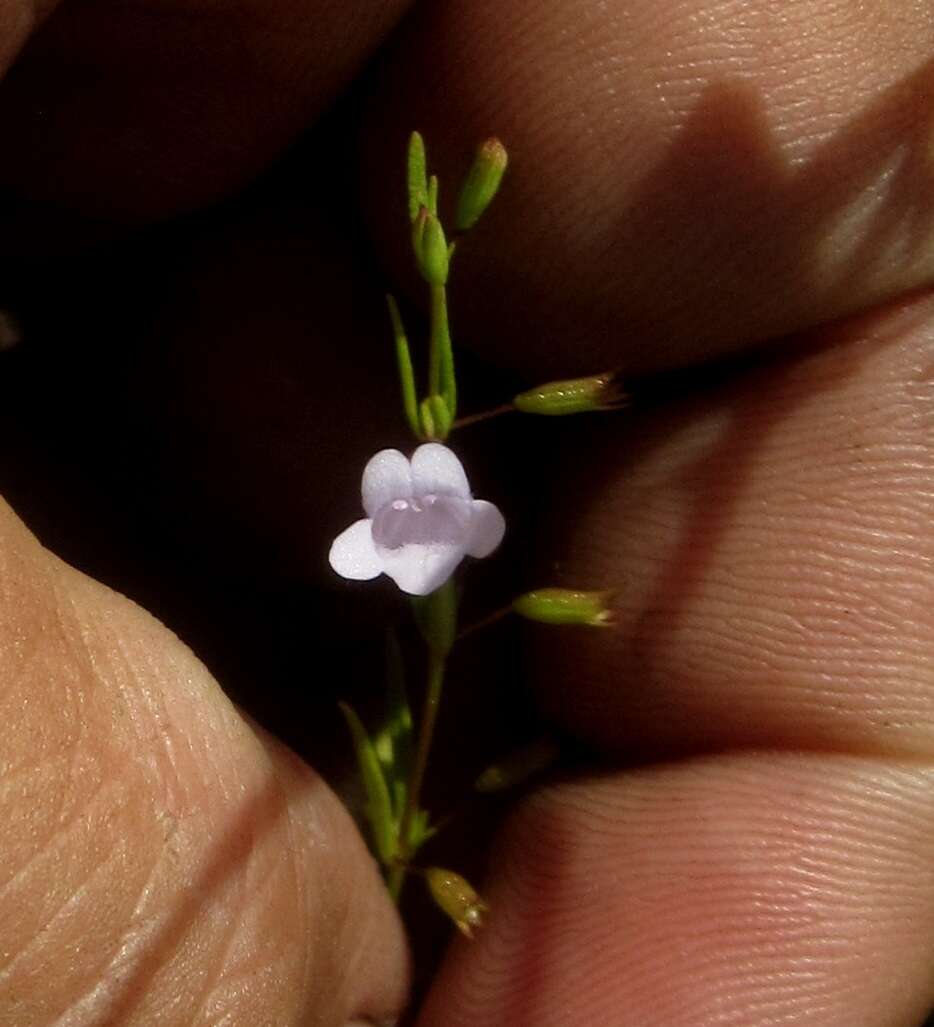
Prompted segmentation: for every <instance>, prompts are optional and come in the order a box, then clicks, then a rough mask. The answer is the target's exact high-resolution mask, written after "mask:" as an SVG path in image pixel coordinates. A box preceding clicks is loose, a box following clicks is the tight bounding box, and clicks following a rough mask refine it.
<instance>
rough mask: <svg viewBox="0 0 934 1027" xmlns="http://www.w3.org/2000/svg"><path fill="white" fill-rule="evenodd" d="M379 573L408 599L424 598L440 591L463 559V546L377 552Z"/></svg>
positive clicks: (418, 547)
mask: <svg viewBox="0 0 934 1027" xmlns="http://www.w3.org/2000/svg"><path fill="white" fill-rule="evenodd" d="M380 556H381V558H382V564H383V570H384V571H385V572H386V574H388V575H389V577H390V578H392V580H393V581H394V582H395V583H396V584H397V585H398V586H399V588H401V589H402V591H403V592H408V594H409V595H412V596H426V595H428V593H429V592H434V590H435V589H436V588H440V587H441V586H442V585H443V584H444V583H445V582H446V581H447V580H448V578H449V577H450V576H451V575H452V574H453V573H454V571H455V569H456V567H457V565H458V564H459V563H460V562H461V560H463V558H464V547H463V546H446V545H431V546H421V545H416V544H410V545H407V546H401V547H400V548H399V549H380Z"/></svg>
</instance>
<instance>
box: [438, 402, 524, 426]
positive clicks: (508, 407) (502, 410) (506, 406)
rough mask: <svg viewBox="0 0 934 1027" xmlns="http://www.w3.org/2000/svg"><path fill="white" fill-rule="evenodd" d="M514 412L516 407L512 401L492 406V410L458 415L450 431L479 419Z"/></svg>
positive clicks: (478, 421)
mask: <svg viewBox="0 0 934 1027" xmlns="http://www.w3.org/2000/svg"><path fill="white" fill-rule="evenodd" d="M514 413H516V408H515V407H514V406H513V405H512V403H503V405H502V406H498V407H493V409H492V410H481V411H480V413H479V414H468V415H467V416H466V417H459V418H458V419H457V420H456V421H455V422H454V423H453V424H452V425H451V431H453V430H454V429H455V428H466V427H468V426H469V425H471V424H479V423H480V422H481V421H489V420H492V418H494V417H502V416H503V414H514Z"/></svg>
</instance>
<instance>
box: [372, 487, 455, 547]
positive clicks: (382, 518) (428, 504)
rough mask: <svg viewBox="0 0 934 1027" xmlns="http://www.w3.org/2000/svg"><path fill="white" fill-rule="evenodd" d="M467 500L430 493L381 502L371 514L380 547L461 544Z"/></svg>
mask: <svg viewBox="0 0 934 1027" xmlns="http://www.w3.org/2000/svg"><path fill="white" fill-rule="evenodd" d="M470 513H471V508H470V502H469V501H468V500H465V499H461V498H459V497H457V496H443V495H442V496H439V495H435V494H433V493H429V494H427V495H424V496H415V497H412V498H410V499H394V500H392V502H389V503H386V504H384V505H383V506H382V507H380V509H379V510H378V511H377V513H376V516H375V517H374V518H373V529H372V530H373V542H374V544H375V545H376V546H377V548H379V549H400V548H402V546H409V545H418V546H463V545H465V544H466V542H467V538H468V535H469V528H470Z"/></svg>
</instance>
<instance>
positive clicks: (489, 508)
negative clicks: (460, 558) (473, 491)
mask: <svg viewBox="0 0 934 1027" xmlns="http://www.w3.org/2000/svg"><path fill="white" fill-rule="evenodd" d="M505 533H506V519H505V518H504V517H503V515H502V514H501V513H500V512H499V509H498V508H497V507H495V506H494V505H493V504H492V503H488V502H487V501H486V500H485V499H475V500H474V501H473V503H472V504H471V515H470V539H469V540H468V542H467V552H468V553H470V555H471V556H476V557H483V556H489V555H490V553H492V552H493V550H494V549H495V548H496V547H497V546H498V545H499V544H500V542H502V541H503V535H504V534H505Z"/></svg>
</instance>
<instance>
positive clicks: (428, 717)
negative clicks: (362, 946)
mask: <svg viewBox="0 0 934 1027" xmlns="http://www.w3.org/2000/svg"><path fill="white" fill-rule="evenodd" d="M444 665H445V658H444V656H443V655H442V654H440V653H438V652H436V651H435V650H432V649H429V651H428V687H427V689H426V691H425V701H424V704H423V705H422V716H421V721H420V723H419V726H418V745H417V748H416V750H415V761H414V763H413V764H412V773H411V775H410V776H409V784H408V788H407V790H406V799H405V809H404V810H403V813H402V821H401V824H400V827H399V849H400V851H399V859H398V860H397V861H396V863H395V864H394V865H393V867H392V870H391V871H390V873H389V882H388V886H389V894H390V895H392V897H393V898H394V899H395V900H396V901H398V899H399V895H400V893H401V891H402V883H403V881H404V880H405V873H406V869H407V868H406V864H407V863H408V860H409V857H410V856H411V853H410V851H409V848H410V845H409V842H410V835H411V833H412V824H413V822H414V820H415V815H416V813H417V812H418V807H419V801H420V799H421V793H422V783H423V782H424V780H425V768H426V767H427V766H428V753H429V752H430V751H431V742H432V738H433V737H434V733H435V723H436V721H437V719H438V706H439V705H440V703H441V690H442V687H443V685H444Z"/></svg>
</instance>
